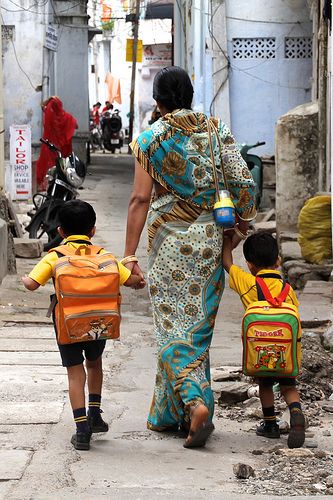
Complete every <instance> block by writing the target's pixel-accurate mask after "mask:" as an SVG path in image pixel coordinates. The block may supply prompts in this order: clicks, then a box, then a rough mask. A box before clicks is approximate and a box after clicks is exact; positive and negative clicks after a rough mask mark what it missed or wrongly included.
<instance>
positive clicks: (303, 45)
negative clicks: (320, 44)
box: [284, 36, 312, 59]
mask: <svg viewBox="0 0 333 500" xmlns="http://www.w3.org/2000/svg"><path fill="white" fill-rule="evenodd" d="M284 55H285V58H286V59H311V57H312V38H311V37H307V36H302V37H297V36H293V37H286V38H285V43H284Z"/></svg>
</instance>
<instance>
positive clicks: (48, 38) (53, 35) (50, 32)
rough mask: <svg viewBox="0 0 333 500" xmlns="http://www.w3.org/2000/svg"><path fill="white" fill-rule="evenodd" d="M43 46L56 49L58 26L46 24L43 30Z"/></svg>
mask: <svg viewBox="0 0 333 500" xmlns="http://www.w3.org/2000/svg"><path fill="white" fill-rule="evenodd" d="M45 47H46V48H47V49H49V50H53V51H57V50H58V26H57V25H56V24H48V25H47V26H46V31H45Z"/></svg>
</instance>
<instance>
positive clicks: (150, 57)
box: [142, 43, 172, 68]
mask: <svg viewBox="0 0 333 500" xmlns="http://www.w3.org/2000/svg"><path fill="white" fill-rule="evenodd" d="M171 64H172V44H171V43H157V44H154V45H144V47H143V61H142V65H143V67H149V68H164V67H165V66H171Z"/></svg>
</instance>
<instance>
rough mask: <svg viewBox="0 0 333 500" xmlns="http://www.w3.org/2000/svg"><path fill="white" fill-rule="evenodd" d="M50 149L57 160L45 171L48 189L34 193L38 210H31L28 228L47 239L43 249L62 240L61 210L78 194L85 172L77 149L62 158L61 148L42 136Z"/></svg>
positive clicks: (34, 235)
mask: <svg viewBox="0 0 333 500" xmlns="http://www.w3.org/2000/svg"><path fill="white" fill-rule="evenodd" d="M41 142H42V143H44V144H46V146H48V148H49V149H50V150H51V151H54V152H55V153H57V158H56V164H55V166H54V167H51V168H50V169H49V170H48V171H47V174H46V179H47V181H48V187H47V191H46V193H36V194H35V195H34V196H33V203H34V206H35V211H34V212H30V213H29V215H30V217H31V221H30V223H29V225H28V226H27V228H26V230H27V231H28V233H29V238H38V239H47V241H45V242H44V250H45V251H48V250H50V249H51V248H54V247H56V246H57V245H59V244H60V243H61V241H62V238H61V236H60V234H59V233H58V231H57V228H58V226H59V220H58V212H59V209H60V208H61V207H62V205H63V204H64V202H65V201H69V200H73V199H75V198H76V197H77V195H78V192H77V188H79V187H80V186H81V185H82V184H83V181H84V179H85V176H86V173H87V172H86V166H85V164H84V163H83V162H82V161H81V160H80V159H79V158H78V157H77V156H75V154H74V153H71V154H70V155H69V156H68V157H67V158H63V157H62V155H61V151H60V150H59V149H58V148H57V147H56V146H55V145H54V144H51V143H50V142H49V141H48V140H46V139H41Z"/></svg>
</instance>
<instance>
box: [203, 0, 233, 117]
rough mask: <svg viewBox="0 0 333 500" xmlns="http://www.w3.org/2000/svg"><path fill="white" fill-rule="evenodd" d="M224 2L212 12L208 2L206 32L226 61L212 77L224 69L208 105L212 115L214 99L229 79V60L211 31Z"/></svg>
mask: <svg viewBox="0 0 333 500" xmlns="http://www.w3.org/2000/svg"><path fill="white" fill-rule="evenodd" d="M224 1H225V0H222V1H221V2H220V3H219V4H218V5H217V7H216V9H215V10H214V12H213V0H210V10H211V18H210V21H209V23H208V32H209V34H210V36H211V39H212V41H214V42H215V43H216V45H217V47H218V48H219V49H220V51H221V52H222V54H223V56H224V58H225V60H226V64H225V65H224V66H222V67H221V68H219V69H218V70H217V71H215V73H214V75H216V74H217V73H220V72H221V71H224V70H225V69H226V70H227V72H226V76H225V78H224V79H223V81H222V82H221V84H220V85H219V87H218V89H217V90H216V92H215V94H214V96H213V99H212V101H211V103H210V105H209V112H210V114H211V115H212V114H213V106H214V103H215V101H216V99H217V98H218V96H219V94H220V92H222V90H223V88H224V86H225V84H226V83H227V81H228V79H229V68H230V58H229V56H228V54H227V53H226V52H225V50H224V49H223V48H222V47H221V45H220V43H219V41H218V40H217V38H216V37H215V35H214V31H213V21H214V17H215V16H216V14H217V12H218V10H219V9H220V8H221V7H222V4H223V3H224Z"/></svg>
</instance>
